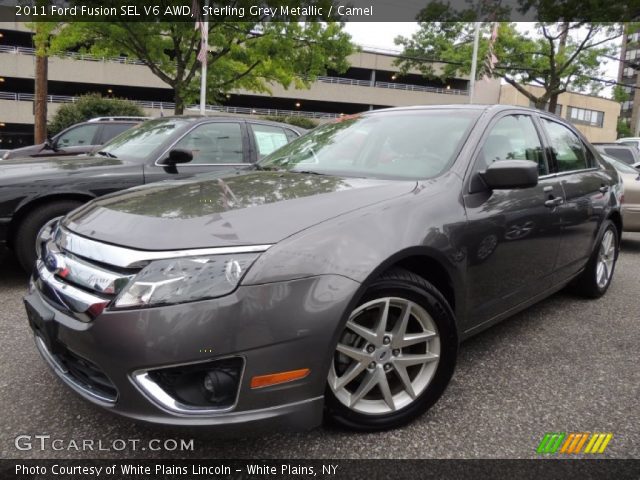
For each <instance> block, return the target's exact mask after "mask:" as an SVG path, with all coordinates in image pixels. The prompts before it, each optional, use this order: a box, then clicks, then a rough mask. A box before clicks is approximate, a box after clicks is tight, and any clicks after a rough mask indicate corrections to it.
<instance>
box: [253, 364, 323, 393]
mask: <svg viewBox="0 0 640 480" xmlns="http://www.w3.org/2000/svg"><path fill="white" fill-rule="evenodd" d="M310 372H311V370H309V369H308V368H301V369H300V370H289V371H288V372H278V373H270V374H269V375H259V376H257V377H253V378H252V379H251V388H263V387H270V386H271V385H278V384H280V383H287V382H293V381H294V380H300V379H301V378H304V377H306V376H307V375H309V373H310Z"/></svg>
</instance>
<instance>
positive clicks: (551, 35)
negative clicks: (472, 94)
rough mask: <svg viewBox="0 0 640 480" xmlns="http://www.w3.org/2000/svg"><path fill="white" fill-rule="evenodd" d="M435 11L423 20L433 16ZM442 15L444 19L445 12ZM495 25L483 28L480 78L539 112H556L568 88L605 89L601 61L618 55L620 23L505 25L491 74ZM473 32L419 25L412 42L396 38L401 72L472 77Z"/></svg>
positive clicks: (460, 26)
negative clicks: (499, 84)
mask: <svg viewBox="0 0 640 480" xmlns="http://www.w3.org/2000/svg"><path fill="white" fill-rule="evenodd" d="M433 8H434V7H432V10H429V12H428V15H427V13H425V12H423V15H427V16H429V15H433V14H434V12H435V10H433ZM445 10H446V8H445ZM439 15H440V16H441V17H442V15H443V13H442V11H441V12H440V13H439ZM453 18H465V16H464V15H458V16H455V17H453ZM466 18H469V15H467V17H466ZM491 26H492V24H491V23H489V22H485V23H482V27H481V28H482V36H481V42H480V46H479V55H478V59H479V60H478V62H479V65H480V67H481V68H479V69H478V76H479V77H482V76H483V75H485V74H487V73H492V74H493V75H494V76H497V77H500V78H502V79H503V80H504V81H505V82H507V83H508V84H510V85H512V86H513V87H514V88H515V89H516V90H518V91H519V92H520V93H522V94H523V95H524V96H525V97H527V98H528V99H529V100H531V101H532V102H533V103H534V104H535V105H536V107H537V108H541V109H548V110H549V111H555V108H556V105H557V102H558V96H559V95H560V94H561V93H564V92H566V91H567V90H569V89H571V90H578V91H591V92H592V93H596V92H598V91H599V90H600V89H601V88H602V83H601V82H599V81H598V78H599V77H600V76H601V75H603V71H602V59H603V58H604V57H605V56H608V55H614V54H615V53H616V52H617V49H618V46H617V45H615V44H614V42H613V40H615V39H616V38H618V37H619V36H620V35H621V34H622V30H623V29H622V25H621V24H612V23H586V22H556V23H548V22H542V23H537V24H535V27H534V29H535V32H520V31H518V30H517V29H516V25H515V24H514V23H507V22H501V23H500V24H499V27H498V35H497V38H496V40H495V43H494V45H493V52H494V54H495V56H496V57H497V59H498V63H497V64H496V65H495V67H494V69H493V71H492V72H488V71H487V67H486V66H485V65H484V64H483V62H484V60H485V59H486V58H487V55H488V51H489V43H490V30H491ZM474 27H475V25H474V23H473V22H421V23H420V29H419V31H418V32H417V33H415V34H414V35H413V36H412V37H411V38H405V37H398V38H397V39H396V43H397V44H398V45H402V46H403V47H404V57H403V58H402V59H400V60H399V62H398V66H399V67H400V69H401V72H403V73H406V72H407V71H408V70H409V69H411V68H416V69H418V70H419V71H420V72H421V73H422V74H423V75H425V76H427V77H440V78H450V77H453V76H455V75H460V74H467V75H468V74H469V73H470V70H471V52H472V48H473V31H474ZM532 33H533V34H532ZM438 60H439V61H444V62H448V63H446V64H444V66H443V67H442V68H441V69H439V70H436V68H435V67H434V61H438ZM525 85H537V86H539V87H542V93H541V94H539V95H537V94H536V93H534V92H531V91H529V90H528V89H526V88H525Z"/></svg>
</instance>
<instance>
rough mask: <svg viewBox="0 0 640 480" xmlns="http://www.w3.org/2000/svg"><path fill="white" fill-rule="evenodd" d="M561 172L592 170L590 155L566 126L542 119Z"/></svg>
mask: <svg viewBox="0 0 640 480" xmlns="http://www.w3.org/2000/svg"><path fill="white" fill-rule="evenodd" d="M542 122H543V124H544V126H545V129H546V131H547V134H548V136H549V142H550V147H551V151H552V153H553V155H554V156H555V158H556V162H557V164H558V171H559V172H571V171H573V170H584V169H585V168H591V162H590V155H587V150H586V149H585V147H584V145H583V144H582V142H581V141H580V139H579V138H578V136H577V135H576V134H575V133H573V132H572V131H571V130H569V129H568V128H567V127H565V126H564V125H561V124H559V123H557V122H552V121H551V120H547V119H546V118H543V119H542Z"/></svg>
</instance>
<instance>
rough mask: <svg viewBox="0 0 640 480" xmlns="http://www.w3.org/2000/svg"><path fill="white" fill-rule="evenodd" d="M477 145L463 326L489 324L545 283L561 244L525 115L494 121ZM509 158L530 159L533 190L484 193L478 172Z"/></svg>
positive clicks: (547, 177)
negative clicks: (535, 167) (534, 168)
mask: <svg viewBox="0 0 640 480" xmlns="http://www.w3.org/2000/svg"><path fill="white" fill-rule="evenodd" d="M480 145H481V147H480V149H479V151H478V152H477V154H476V158H475V163H474V166H473V172H472V174H471V176H470V182H469V189H468V193H467V194H465V196H464V204H465V209H466V212H467V218H468V227H467V234H466V241H465V243H466V245H467V276H468V278H467V304H468V307H469V315H468V317H469V322H470V324H469V325H468V326H467V328H473V327H476V326H478V325H479V324H481V323H484V322H485V321H488V320H491V319H492V318H493V317H495V316H496V315H498V314H501V313H503V312H505V311H506V310H508V309H509V308H512V307H515V306H517V305H518V304H520V303H522V302H524V301H526V300H529V299H531V298H532V297H534V296H536V295H538V294H540V293H541V292H543V291H545V290H546V289H548V288H550V287H551V286H552V283H551V280H552V277H553V273H554V269H555V265H556V255H557V251H558V247H559V245H560V217H559V214H558V206H559V205H560V204H561V203H562V202H563V201H564V199H563V194H562V187H561V186H560V183H559V181H558V180H557V179H556V178H554V176H553V175H551V174H550V171H549V166H548V160H547V158H546V154H545V151H544V148H543V142H542V136H541V135H540V132H539V129H538V128H537V127H536V124H535V122H534V119H533V117H532V116H531V115H529V114H526V113H518V114H512V113H509V114H506V115H502V116H500V117H498V118H497V119H496V120H494V121H493V123H492V124H491V125H490V126H489V128H488V129H487V131H486V132H485V134H484V138H483V140H482V141H481V143H480ZM508 159H509V160H510V159H514V160H531V161H534V162H536V163H537V164H538V173H539V175H540V177H539V183H538V185H537V186H535V187H531V188H522V189H510V190H493V191H492V190H489V189H488V188H487V187H486V186H485V185H484V183H482V181H481V180H480V178H479V175H478V174H479V172H482V171H483V170H485V169H486V168H487V167H488V166H489V165H490V164H491V163H493V162H499V161H502V160H508Z"/></svg>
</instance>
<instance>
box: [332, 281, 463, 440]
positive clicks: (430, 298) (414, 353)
mask: <svg viewBox="0 0 640 480" xmlns="http://www.w3.org/2000/svg"><path fill="white" fill-rule="evenodd" d="M383 312H387V316H386V319H387V321H386V322H385V323H386V328H385V329H384V333H382V330H380V329H379V326H380V323H378V320H379V319H380V318H385V317H384V315H381V313H383ZM407 312H408V315H405V313H407ZM401 318H407V321H406V322H402V321H401ZM403 323H404V328H403V326H402V325H403ZM374 330H378V332H379V333H376V332H375V331H374ZM356 331H357V332H358V333H355V332H356ZM403 332H404V333H403ZM434 333H435V336H434V335H432V334H434ZM372 334H373V335H374V336H372ZM429 336H430V337H431V338H427V337H429ZM412 343H413V344H412ZM457 350H458V340H457V335H456V328H455V318H454V314H453V311H452V310H451V307H450V306H449V304H448V303H447V301H446V300H445V298H444V297H443V296H442V294H441V293H440V292H439V291H438V290H437V289H436V288H435V287H434V286H433V285H431V284H430V283H429V282H427V281H425V280H424V279H423V278H421V277H419V276H417V275H415V274H413V273H411V272H409V271H407V270H404V269H393V270H390V271H389V272H387V273H385V274H383V275H382V276H381V277H380V278H378V279H377V280H376V281H375V282H374V283H373V284H372V285H371V286H370V287H369V289H368V290H367V291H366V293H365V295H364V296H363V298H362V300H361V301H360V303H359V305H358V306H357V307H356V308H355V310H354V311H353V312H352V313H351V315H350V317H349V320H348V322H347V325H346V326H345V329H344V331H343V332H342V333H341V335H340V338H339V340H338V345H337V347H336V351H335V352H334V353H333V356H332V359H331V365H330V368H329V372H328V375H327V388H326V393H325V405H326V416H327V419H328V420H329V421H331V422H335V423H337V424H339V425H341V426H344V427H348V428H349V429H352V430H358V431H378V430H387V429H391V428H397V427H400V426H402V425H404V424H406V423H409V422H410V421H412V420H413V419H415V418H416V417H418V416H420V415H422V414H423V413H424V412H426V411H427V410H428V409H429V408H430V407H432V406H433V405H434V404H435V403H436V401H437V400H438V399H439V398H440V396H441V395H442V393H443V392H444V390H445V388H446V386H447V384H448V383H449V380H450V379H451V376H452V375H453V371H454V369H455V363H456V356H457ZM345 352H347V353H348V354H349V355H347V354H345ZM350 355H354V357H358V358H359V360H356V358H354V357H351V356H350ZM434 356H437V358H434ZM420 359H423V360H425V359H426V360H425V361H422V360H420ZM411 362H418V363H416V364H415V365H411ZM374 364H375V365H374ZM402 370H404V372H403V371H402ZM352 376H353V378H351V377H352ZM403 378H404V380H403ZM345 382H346V383H345ZM385 383H386V385H387V386H388V388H383V385H384V384H385ZM372 384H374V386H373V387H371V385H372ZM408 384H409V385H410V388H407V385H408ZM367 388H369V389H370V390H368V393H367V392H365V393H364V395H363V396H361V398H358V397H359V394H358V393H359V391H360V392H364V391H365V390H367ZM385 391H386V395H385V393H384V392H385ZM409 392H411V393H409ZM356 399H357V400H356Z"/></svg>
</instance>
